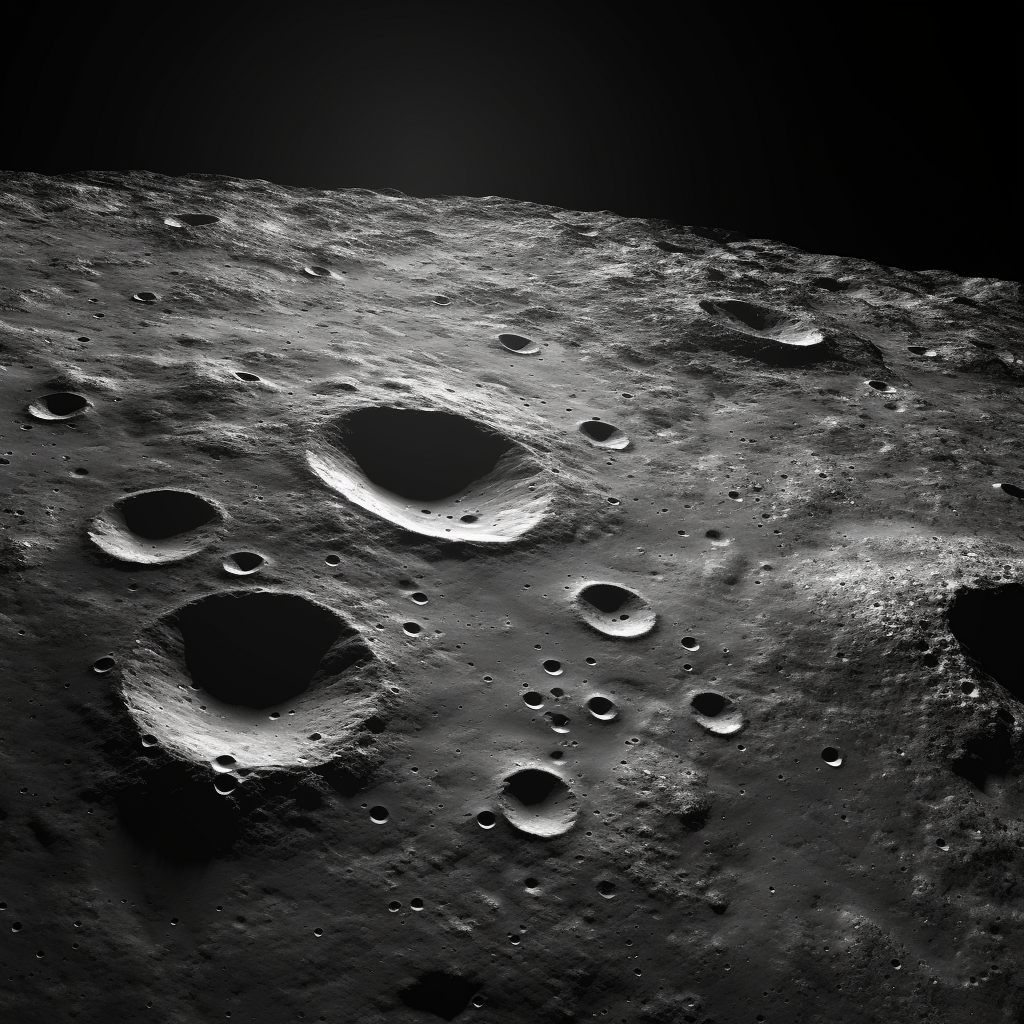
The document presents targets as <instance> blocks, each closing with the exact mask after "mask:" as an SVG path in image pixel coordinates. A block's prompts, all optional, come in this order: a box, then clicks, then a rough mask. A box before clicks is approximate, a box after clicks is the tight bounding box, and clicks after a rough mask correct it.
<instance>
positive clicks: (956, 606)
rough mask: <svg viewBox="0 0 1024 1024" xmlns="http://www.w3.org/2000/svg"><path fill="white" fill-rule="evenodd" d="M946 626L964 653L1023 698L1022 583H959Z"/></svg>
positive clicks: (1023, 605) (1023, 613)
mask: <svg viewBox="0 0 1024 1024" xmlns="http://www.w3.org/2000/svg"><path fill="white" fill-rule="evenodd" d="M947 621H948V623H949V630H950V632H951V633H952V634H953V636H955V637H956V639H957V640H958V641H959V642H960V644H961V646H962V647H963V648H964V650H965V652H966V653H967V655H968V656H969V657H970V658H971V660H972V661H974V662H975V664H977V666H978V667H979V668H980V669H981V670H982V671H983V672H985V673H987V674H988V675H990V676H991V677H992V678H993V679H994V680H995V681H996V682H997V683H999V684H1000V685H1001V686H1004V687H1005V688H1006V689H1007V690H1008V691H1009V692H1010V694H1011V695H1012V696H1013V698H1014V700H1018V701H1021V702H1024V661H1022V660H1021V649H1020V643H1019V640H1018V637H1017V631H1018V630H1019V629H1020V626H1021V622H1022V621H1024V584H1020V583H1007V584H1004V585H1002V586H998V587H990V588H985V589H982V588H977V589H975V588H970V587H962V588H961V589H960V590H958V591H957V593H956V594H955V596H954V598H953V603H952V604H951V605H950V609H949V612H948V614H947Z"/></svg>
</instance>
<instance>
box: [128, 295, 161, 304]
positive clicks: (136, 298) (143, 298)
mask: <svg viewBox="0 0 1024 1024" xmlns="http://www.w3.org/2000/svg"><path fill="white" fill-rule="evenodd" d="M159 298H160V296H159V295H157V294H156V292H136V293H135V294H134V295H133V296H132V302H147V303H148V302H157V301H158V300H159Z"/></svg>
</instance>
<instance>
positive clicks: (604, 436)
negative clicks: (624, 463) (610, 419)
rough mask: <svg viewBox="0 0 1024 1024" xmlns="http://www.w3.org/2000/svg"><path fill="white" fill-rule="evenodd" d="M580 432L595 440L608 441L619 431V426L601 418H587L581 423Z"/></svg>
mask: <svg viewBox="0 0 1024 1024" xmlns="http://www.w3.org/2000/svg"><path fill="white" fill-rule="evenodd" d="M580 433H581V434H586V435H587V437H589V438H591V439H592V440H594V441H607V440H608V438H609V437H611V436H612V435H613V434H615V433H617V428H615V427H613V426H612V425H611V424H610V423H602V422H601V421H600V420H587V421H586V422H585V423H581V424H580Z"/></svg>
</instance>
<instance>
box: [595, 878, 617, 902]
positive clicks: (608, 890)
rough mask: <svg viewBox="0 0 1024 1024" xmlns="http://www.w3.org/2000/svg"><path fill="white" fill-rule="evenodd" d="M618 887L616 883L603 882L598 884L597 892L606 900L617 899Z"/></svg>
mask: <svg viewBox="0 0 1024 1024" xmlns="http://www.w3.org/2000/svg"><path fill="white" fill-rule="evenodd" d="M615 889H616V885H615V883H614V882H608V881H602V882H598V883H597V891H598V892H599V893H600V894H601V895H602V896H603V897H604V898H605V899H606V900H611V899H614V898H615Z"/></svg>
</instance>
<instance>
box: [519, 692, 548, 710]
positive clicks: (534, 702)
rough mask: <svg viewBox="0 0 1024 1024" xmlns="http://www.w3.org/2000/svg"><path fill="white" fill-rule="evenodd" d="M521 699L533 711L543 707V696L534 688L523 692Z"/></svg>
mask: <svg viewBox="0 0 1024 1024" xmlns="http://www.w3.org/2000/svg"><path fill="white" fill-rule="evenodd" d="M523 701H524V703H525V704H526V706H527V707H528V708H533V709H534V710H535V711H538V710H540V709H541V708H542V707H544V696H543V694H540V693H538V692H537V691H536V690H530V691H529V692H528V693H524V694H523Z"/></svg>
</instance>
